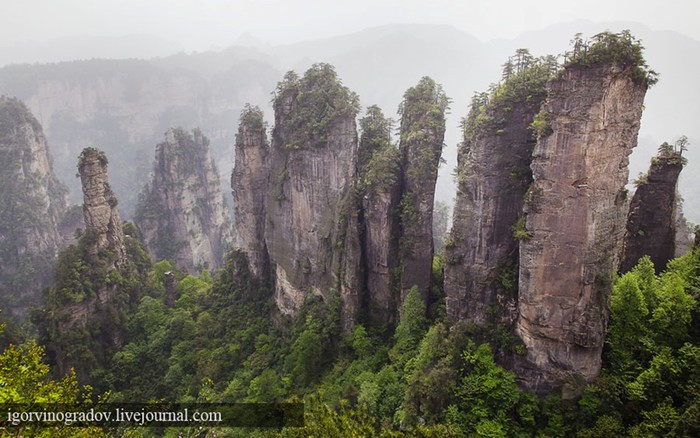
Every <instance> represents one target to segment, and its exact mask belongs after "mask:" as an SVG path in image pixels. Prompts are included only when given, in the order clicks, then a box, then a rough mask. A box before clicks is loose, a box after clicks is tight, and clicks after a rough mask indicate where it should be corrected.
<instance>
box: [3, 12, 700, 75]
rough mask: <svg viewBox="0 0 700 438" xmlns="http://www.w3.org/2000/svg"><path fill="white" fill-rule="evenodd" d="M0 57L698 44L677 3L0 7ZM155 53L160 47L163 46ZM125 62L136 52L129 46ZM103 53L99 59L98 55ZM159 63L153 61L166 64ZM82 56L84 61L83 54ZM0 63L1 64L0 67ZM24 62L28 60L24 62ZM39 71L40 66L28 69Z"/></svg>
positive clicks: (696, 18)
mask: <svg viewBox="0 0 700 438" xmlns="http://www.w3.org/2000/svg"><path fill="white" fill-rule="evenodd" d="M0 2H1V3H2V14H1V15H0V52H2V51H7V50H8V49H11V48H12V47H17V46H26V45H29V47H31V46H32V45H33V46H34V47H35V48H36V47H37V45H41V44H47V43H49V42H51V41H52V40H54V39H56V38H66V37H74V36H96V37H123V36H129V35H142V36H147V37H148V38H147V39H148V40H149V44H152V41H160V42H161V43H162V42H163V41H164V40H165V41H169V42H170V45H169V47H167V48H165V47H163V49H166V50H168V51H169V52H170V53H172V52H171V51H172V50H178V49H179V50H185V51H194V50H196V51H202V50H210V49H220V48H223V47H226V46H229V45H231V44H233V43H234V42H236V41H237V40H239V38H241V37H242V38H244V39H245V40H247V41H250V38H251V36H252V38H254V39H256V40H259V41H260V42H261V43H262V44H271V45H277V44H285V43H293V42H298V41H302V40H309V39H319V38H327V37H329V36H335V35H340V34H345V33H350V32H355V31H359V30H362V29H364V28H367V27H372V26H378V25H383V24H390V23H426V24H449V25H452V26H454V27H456V28H458V29H461V30H463V31H466V32H468V33H470V34H472V35H474V36H475V37H477V38H479V39H481V40H482V41H486V40H490V39H495V38H514V37H515V36H517V35H518V34H520V33H522V32H525V31H528V30H538V29H541V28H544V27H546V26H548V25H551V24H554V23H558V22H566V21H572V20H577V19H587V20H592V21H634V22H639V23H642V24H644V25H646V26H647V27H649V28H651V29H653V30H675V31H677V32H680V33H683V34H685V35H687V36H690V37H692V38H694V39H697V40H700V6H698V5H699V4H700V3H697V2H692V1H687V0H665V1H655V2H649V1H640V0H617V1H615V0H573V1H571V0H569V1H561V0H538V1H534V2H524V1H520V0H509V1H504V0H500V1H498V0H475V1H465V0H464V1H463V0H352V1H347V0H60V1H57V0H23V1H16V0H0ZM163 44H164V43H163ZM129 47H131V49H132V50H133V55H132V56H135V57H139V56H141V52H142V51H143V50H142V47H140V46H139V45H138V44H131V45H130V46H129ZM105 52H109V49H108V48H105ZM167 54H169V53H163V55H167ZM90 55H92V54H90ZM0 61H1V60H0ZM29 61H34V60H29ZM36 61H41V59H36Z"/></svg>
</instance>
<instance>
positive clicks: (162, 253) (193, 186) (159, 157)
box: [135, 129, 232, 273]
mask: <svg viewBox="0 0 700 438" xmlns="http://www.w3.org/2000/svg"><path fill="white" fill-rule="evenodd" d="M208 145H209V140H208V139H207V138H206V137H204V136H203V135H202V134H201V132H200V131H199V130H197V129H195V130H194V131H193V133H192V134H189V133H187V132H185V131H183V130H181V129H170V130H168V132H167V133H166V134H165V142H163V143H160V144H158V145H157V146H156V159H155V163H154V166H153V179H152V180H151V183H150V184H149V185H148V186H146V188H145V189H144V191H143V192H142V195H141V199H140V200H139V204H138V208H137V210H136V215H135V222H136V224H137V225H138V227H139V229H140V230H141V232H142V234H143V240H144V242H146V246H147V248H148V250H149V252H150V253H151V255H152V256H153V257H154V258H155V259H170V260H173V261H175V263H177V265H178V266H180V267H182V268H184V269H186V270H187V271H189V272H192V273H194V272H196V271H198V270H201V269H202V268H209V269H212V270H215V269H218V268H219V267H220V266H221V265H222V263H223V256H224V253H225V251H226V248H227V247H228V246H229V245H230V244H231V242H232V235H231V234H232V233H231V228H232V224H231V219H230V217H229V215H228V211H227V209H226V206H225V204H224V197H223V194H222V192H221V188H220V181H219V175H218V173H217V171H216V168H215V166H214V163H213V162H212V160H211V157H210V155H209V147H208Z"/></svg>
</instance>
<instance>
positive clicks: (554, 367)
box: [516, 34, 653, 396]
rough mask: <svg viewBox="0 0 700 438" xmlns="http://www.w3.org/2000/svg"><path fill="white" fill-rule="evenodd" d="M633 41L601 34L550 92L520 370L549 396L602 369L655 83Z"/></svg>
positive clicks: (526, 259) (528, 253) (528, 242)
mask: <svg viewBox="0 0 700 438" xmlns="http://www.w3.org/2000/svg"><path fill="white" fill-rule="evenodd" d="M626 36H627V37H629V35H626ZM624 37H625V35H622V36H620V35H614V34H603V35H601V36H599V38H600V39H599V40H598V41H597V42H596V43H595V44H593V45H592V46H591V47H590V48H589V49H588V51H587V52H585V53H581V54H578V55H575V56H574V59H573V61H571V62H570V63H569V64H568V65H567V66H566V67H565V69H564V70H563V72H561V74H560V76H559V77H558V78H557V79H554V80H552V81H551V82H550V83H549V84H548V87H547V88H548V99H547V103H546V105H545V110H546V113H547V118H548V119H549V127H550V128H551V134H550V135H548V136H546V137H543V138H540V140H539V141H538V143H537V146H536V147H535V150H534V153H533V161H532V165H531V168H532V172H533V178H534V182H533V184H532V187H531V188H530V190H529V193H528V200H527V203H526V210H525V211H526V214H527V223H526V228H527V229H526V231H524V232H526V233H527V235H526V236H525V238H524V239H523V240H521V243H520V278H519V318H518V321H517V328H516V330H517V333H518V335H519V336H520V338H521V339H522V341H523V342H524V343H525V346H526V347H527V357H526V358H525V360H524V361H523V363H521V364H520V365H519V366H518V367H517V369H516V373H517V374H518V375H519V377H520V379H521V380H522V381H523V383H524V384H525V385H526V386H527V387H529V388H530V389H533V390H535V391H536V392H539V393H544V392H548V391H551V390H552V389H553V388H556V387H560V386H562V385H564V389H565V392H564V395H565V396H571V392H570V391H574V392H577V391H579V390H581V389H582V383H584V382H590V381H591V380H593V379H594V378H595V377H596V376H597V375H598V373H599V371H600V366H601V352H602V349H603V342H604V339H605V333H606V328H607V320H608V310H607V308H608V302H609V298H610V294H611V291H612V276H613V272H614V267H615V264H616V255H617V254H616V250H617V248H618V246H619V243H620V239H621V237H622V233H623V232H624V223H625V216H626V215H625V194H626V191H625V189H624V186H625V184H626V183H627V177H628V170H627V164H628V156H629V154H630V153H631V152H632V149H633V148H634V147H635V146H636V144H637V133H638V130H639V120H640V118H641V114H642V103H643V100H644V95H645V93H646V90H647V87H648V85H649V82H650V81H651V80H653V78H651V77H650V76H649V75H648V73H647V72H646V70H644V68H643V67H644V65H643V64H642V65H640V63H642V61H640V59H641V48H640V47H639V46H638V44H636V42H634V40H631V41H630V40H629V39H624ZM621 45H624V46H625V47H627V48H629V51H627V52H623V51H620V47H621ZM630 53H632V54H633V55H629V54H630ZM628 55H629V58H628V57H627V56H628ZM572 385H573V386H572Z"/></svg>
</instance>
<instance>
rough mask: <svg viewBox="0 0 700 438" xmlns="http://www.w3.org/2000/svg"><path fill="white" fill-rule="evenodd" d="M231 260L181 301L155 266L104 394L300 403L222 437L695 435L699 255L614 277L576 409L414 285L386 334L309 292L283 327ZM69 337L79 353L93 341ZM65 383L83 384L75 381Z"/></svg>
mask: <svg viewBox="0 0 700 438" xmlns="http://www.w3.org/2000/svg"><path fill="white" fill-rule="evenodd" d="M227 263H228V264H227V267H226V268H225V269H222V270H221V271H220V272H219V273H217V274H216V275H215V276H214V277H213V278H212V277H211V276H210V275H208V273H206V271H205V272H203V273H202V274H201V275H200V276H199V277H196V276H185V275H184V274H182V273H178V272H177V271H175V272H176V274H175V275H176V278H177V279H178V281H179V284H178V286H177V291H176V297H177V299H176V301H175V303H174V305H173V306H171V307H168V306H167V305H166V304H165V300H164V274H165V273H166V272H168V271H173V267H172V265H170V264H169V262H167V261H161V262H158V263H156V264H155V265H153V266H152V267H150V268H149V274H148V275H147V277H148V283H146V286H145V287H148V289H147V290H148V293H147V294H146V295H145V296H143V297H142V298H140V301H139V304H138V307H137V308H136V309H135V310H134V311H132V312H131V313H130V314H129V315H128V317H127V319H126V327H127V331H126V333H125V335H124V339H125V342H124V344H123V345H122V346H121V347H120V348H118V349H116V350H114V351H113V354H112V356H111V358H110V360H109V361H108V362H107V363H106V364H105V365H104V366H103V367H100V368H95V369H93V370H92V375H93V376H94V377H99V378H100V381H101V382H103V385H106V386H107V388H101V389H100V392H102V391H104V390H105V389H109V390H110V394H109V397H108V398H107V399H106V400H107V401H126V400H128V401H148V400H173V401H182V402H185V401H190V402H191V401H205V400H206V401H214V402H216V401H236V402H240V401H251V402H268V401H285V400H287V401H295V400H296V401H300V400H303V401H304V403H305V404H306V414H305V415H306V425H305V426H304V427H303V428H298V429H294V428H290V429H284V430H281V431H274V430H248V429H246V430H243V429H240V430H239V429H233V430H225V429H220V430H218V431H217V434H218V435H219V436H261V437H262V436H265V437H271V436H283V437H286V436H309V434H314V433H315V434H321V435H323V434H324V433H335V434H340V435H341V436H347V435H348V434H350V433H357V434H360V436H387V437H389V436H424V437H431V436H436V437H437V436H439V437H448V436H449V437H468V436H503V437H505V436H536V437H540V436H548V437H549V436H562V437H563V436H576V437H592V436H601V435H602V434H613V435H614V436H635V437H636V436H659V435H666V436H694V435H697V432H698V431H699V430H700V415H698V412H700V411H699V410H698V395H699V394H700V392H699V391H700V387H698V382H700V374H698V372H699V370H700V329H699V328H698V327H699V326H698V321H700V308H699V306H698V299H700V296H699V293H700V292H699V291H700V248H695V249H694V250H693V252H691V253H688V254H686V255H685V256H683V257H681V258H678V259H676V260H673V261H672V262H670V263H669V266H668V269H667V270H666V272H664V273H662V274H660V275H655V273H654V268H653V266H652V265H651V262H650V261H649V260H648V258H644V259H642V260H641V261H640V263H639V265H638V266H637V267H636V268H635V269H634V270H633V271H632V272H630V273H627V274H625V275H624V276H622V277H620V278H618V279H616V280H615V284H614V293H613V296H612V300H611V304H610V306H611V315H610V325H609V333H608V337H607V340H606V346H605V351H604V366H603V371H602V373H601V376H600V378H599V379H598V380H597V381H596V382H594V383H593V384H590V385H589V386H588V387H587V388H586V391H585V393H584V395H583V397H582V398H581V399H580V400H578V401H575V402H571V401H569V402H563V401H562V400H561V399H560V398H559V397H557V396H549V397H546V398H544V399H540V398H537V397H535V396H534V395H532V394H530V393H528V392H525V391H522V390H521V389H520V388H519V387H518V385H517V382H516V379H515V376H514V374H513V373H512V372H510V371H506V370H505V369H503V368H502V367H501V366H499V365H498V362H497V358H501V357H504V354H508V353H507V352H509V351H511V352H516V353H517V354H522V351H521V352H519V350H518V348H517V346H516V345H513V344H510V346H509V344H508V343H509V342H513V340H508V339H506V338H507V337H508V333H507V330H506V331H505V332H503V333H502V332H501V331H499V330H498V328H497V327H496V326H494V327H492V328H491V329H488V330H490V331H488V330H487V331H488V332H479V330H476V328H474V327H465V326H462V325H456V326H454V327H452V328H448V327H447V326H446V325H445V323H444V322H443V321H442V318H444V315H438V316H432V317H430V318H426V317H425V315H426V309H425V304H424V302H423V300H422V299H421V298H420V294H419V292H418V290H417V289H416V288H413V289H412V290H411V291H409V293H408V295H407V296H406V299H405V301H404V303H403V305H402V307H401V311H400V317H399V321H398V324H397V326H396V329H395V331H394V333H393V335H391V336H390V337H386V336H382V334H381V332H380V331H377V330H376V329H374V328H370V329H368V328H366V327H364V326H363V325H359V324H358V325H356V326H355V327H354V328H353V330H352V331H351V332H350V333H347V334H343V335H341V332H340V323H339V322H340V312H339V303H338V302H333V301H331V302H328V303H324V302H323V300H321V299H320V297H314V296H311V297H309V298H308V300H307V302H306V303H305V304H304V306H303V308H302V309H301V311H300V312H299V314H298V316H297V317H296V318H295V319H294V320H293V321H292V322H291V323H289V324H281V325H276V326H275V325H273V324H272V323H271V321H270V318H269V315H270V311H271V306H272V305H273V304H272V302H271V297H272V291H271V290H270V289H268V288H267V287H266V286H265V285H262V284H260V283H258V282H257V280H255V279H253V278H252V277H251V276H250V274H249V272H248V271H247V268H246V263H245V258H244V256H243V255H242V254H241V253H238V252H232V253H230V254H229V256H228V260H227ZM438 265H439V263H438ZM438 270H439V266H438ZM503 276H504V278H506V277H508V278H509V274H508V273H507V272H504V273H503ZM504 287H505V286H504ZM428 315H430V312H428ZM485 340H488V341H489V342H488V343H486V342H485ZM64 342H67V343H64V344H63V345H64V347H65V348H71V346H72V344H70V343H69V342H73V343H79V342H85V339H75V338H69V341H64ZM34 348H35V347H34ZM8 351H9V352H10V353H8ZM8 354H15V356H16V353H15V352H14V350H6V353H5V355H8ZM35 356H36V354H35ZM0 359H1V358H0ZM3 363H5V362H3ZM78 365H79V366H82V365H83V363H79V364H78ZM21 366H22V365H20V364H19V362H18V361H17V360H13V361H10V362H8V365H7V367H8V368H9V369H12V370H17V369H19V368H18V367H21ZM23 369H24V368H23ZM0 371H2V370H0ZM23 373H24V374H22V376H24V377H23V378H27V379H31V378H32V377H31V375H30V374H27V373H28V371H23ZM77 373H78V376H80V374H81V373H80V369H78V370H77ZM68 379H69V381H71V382H73V383H71V385H72V386H71V387H72V388H74V387H75V377H70V376H69V378H68ZM71 379H72V380H71ZM0 381H2V380H0ZM14 381H17V380H14ZM14 381H13V382H14ZM49 387H50V386H49ZM2 388H3V387H2V386H0V394H2V391H3V389H2ZM139 433H143V434H145V436H152V435H151V434H152V433H154V432H153V431H151V430H144V431H139Z"/></svg>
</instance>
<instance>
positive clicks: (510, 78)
mask: <svg viewBox="0 0 700 438" xmlns="http://www.w3.org/2000/svg"><path fill="white" fill-rule="evenodd" d="M558 68H559V66H558V64H557V61H556V58H554V57H552V56H545V57H541V58H534V57H532V56H531V55H530V53H529V51H528V50H527V49H519V50H518V51H516V54H515V55H513V56H511V57H510V58H508V61H507V62H506V64H504V70H503V79H502V81H501V82H500V83H498V84H491V86H490V88H489V92H488V93H485V92H482V93H476V94H475V95H474V96H473V97H472V101H471V106H470V110H469V114H468V115H467V117H466V118H465V119H463V120H462V132H463V136H464V140H463V143H462V147H463V148H466V149H467V150H469V148H470V147H471V143H472V142H474V141H475V140H476V139H478V138H480V137H482V136H484V135H492V134H493V133H496V132H498V131H499V130H502V129H503V128H504V123H505V116H506V114H508V113H509V112H510V111H512V109H513V107H514V105H518V104H520V105H523V104H529V105H534V106H535V107H536V108H539V107H540V105H541V104H542V103H543V102H544V100H545V98H546V97H547V82H548V81H549V79H550V78H551V77H552V75H553V74H554V73H556V71H557V70H558ZM538 116H539V117H537V118H536V119H535V120H536V121H537V124H538V126H537V127H536V128H533V129H535V130H536V131H537V132H538V133H539V132H540V131H542V132H544V131H545V126H546V125H547V116H546V113H544V112H543V113H542V114H539V115H538ZM540 125H543V126H540Z"/></svg>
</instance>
